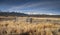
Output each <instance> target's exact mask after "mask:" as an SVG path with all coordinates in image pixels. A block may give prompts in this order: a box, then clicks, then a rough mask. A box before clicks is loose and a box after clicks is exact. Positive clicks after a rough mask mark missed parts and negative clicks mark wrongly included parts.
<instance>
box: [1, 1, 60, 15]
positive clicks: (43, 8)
mask: <svg viewBox="0 0 60 35" xmlns="http://www.w3.org/2000/svg"><path fill="white" fill-rule="evenodd" d="M0 10H1V11H4V12H6V11H8V12H21V13H26V14H49V15H60V0H0Z"/></svg>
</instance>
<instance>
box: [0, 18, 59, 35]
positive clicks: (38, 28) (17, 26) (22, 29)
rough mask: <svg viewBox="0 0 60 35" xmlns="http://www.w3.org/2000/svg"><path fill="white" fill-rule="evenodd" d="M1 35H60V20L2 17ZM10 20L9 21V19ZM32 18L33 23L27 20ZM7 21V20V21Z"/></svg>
mask: <svg viewBox="0 0 60 35" xmlns="http://www.w3.org/2000/svg"><path fill="white" fill-rule="evenodd" d="M0 18H5V19H2V20H0V35H60V18H51V17H50V18H46V17H45V18H40V17H16V18H15V19H13V20H10V19H11V18H14V17H0ZM7 18H9V19H7ZM27 18H28V19H29V18H32V22H30V21H27V20H26V19H27ZM6 19H7V20H6Z"/></svg>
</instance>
